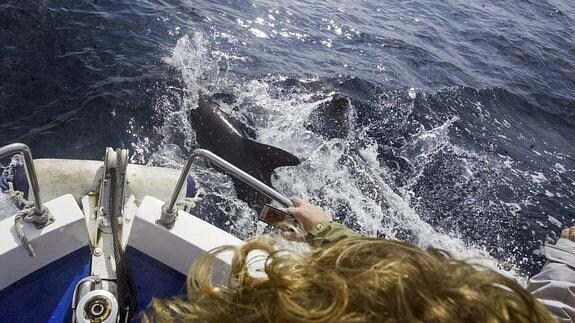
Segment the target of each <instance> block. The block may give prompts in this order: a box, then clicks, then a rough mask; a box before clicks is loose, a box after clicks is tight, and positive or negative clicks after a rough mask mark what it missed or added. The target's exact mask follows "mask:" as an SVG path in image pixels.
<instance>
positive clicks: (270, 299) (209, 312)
mask: <svg viewBox="0 0 575 323" xmlns="http://www.w3.org/2000/svg"><path fill="white" fill-rule="evenodd" d="M270 239H271V238H259V239H256V240H252V241H249V242H247V243H246V244H244V245H242V246H241V247H239V248H238V249H237V250H236V251H235V255H234V259H233V261H232V266H231V270H230V278H229V281H228V282H227V284H226V285H225V286H214V285H213V284H212V282H211V277H210V275H211V267H212V265H213V260H214V255H215V254H217V253H219V252H223V251H225V250H226V249H225V248H220V249H218V250H215V251H213V252H212V253H210V254H207V255H205V256H203V257H202V258H201V259H199V260H198V261H197V262H196V263H195V265H194V266H193V267H192V269H191V271H190V275H189V278H188V286H187V287H188V298H179V299H178V298H176V299H168V300H158V299H155V300H153V302H152V307H151V310H150V311H149V313H147V316H144V321H160V322H174V321H176V322H177V321H201V322H226V323H230V322H242V323H247V322H552V321H554V319H553V318H552V317H551V314H550V313H549V312H548V311H547V310H546V309H545V307H544V306H543V305H542V304H540V303H539V302H538V301H537V300H536V299H535V298H534V297H533V296H531V295H530V294H529V293H528V292H527V291H525V290H524V289H523V288H522V287H521V286H520V285H518V284H517V283H516V282H515V281H513V280H512V279H509V278H507V277H504V276H502V275H501V274H498V273H496V272H494V271H491V270H488V269H482V270H478V269H476V268H475V267H474V266H472V265H470V264H467V263H465V262H462V261H458V260H455V259H453V258H452V257H451V256H450V255H449V254H448V253H446V252H444V251H441V250H437V249H429V250H427V251H423V250H421V249H419V248H418V247H416V246H413V245H409V244H406V243H401V242H394V241H389V240H382V239H374V238H361V239H348V240H343V241H340V242H338V243H335V244H333V245H331V246H328V247H325V248H322V249H317V250H313V251H310V252H290V251H280V252H278V251H275V250H274V248H273V246H272V243H273V239H271V240H270ZM254 250H261V251H263V252H265V253H267V254H269V256H268V259H267V261H266V264H265V273H266V274H267V277H265V278H264V277H261V276H258V277H254V275H253V272H252V271H253V270H250V269H249V267H250V264H249V262H250V259H251V258H250V257H248V254H249V253H250V252H252V251H254Z"/></svg>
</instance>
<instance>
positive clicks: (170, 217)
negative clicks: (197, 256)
mask: <svg viewBox="0 0 575 323" xmlns="http://www.w3.org/2000/svg"><path fill="white" fill-rule="evenodd" d="M197 158H204V159H207V160H208V161H210V162H211V163H212V164H214V165H216V166H218V167H219V168H221V169H223V170H224V171H226V172H227V173H228V174H230V175H231V176H233V177H235V178H237V179H239V180H241V181H242V182H244V183H246V184H247V185H249V186H251V187H253V188H254V189H256V190H258V191H259V192H260V193H262V194H264V195H266V196H267V197H269V198H271V199H273V200H275V201H277V202H279V203H280V204H282V205H283V206H285V207H290V206H293V204H292V202H291V201H290V200H289V199H288V198H287V197H285V196H283V195H281V194H280V193H278V192H277V191H276V190H274V189H273V188H271V187H269V186H267V185H266V184H264V183H262V182H261V181H259V180H258V179H256V178H254V177H253V176H252V175H250V174H248V173H246V172H244V171H243V170H241V169H239V168H237V167H236V166H234V165H232V164H231V163H229V162H228V161H226V160H225V159H223V158H221V157H220V156H218V155H216V154H214V153H212V152H211V151H209V150H205V149H196V150H194V151H193V152H192V155H191V156H190V158H188V161H187V162H186V165H185V166H184V169H183V170H182V173H181V174H180V178H179V179H178V183H177V184H176V188H175V189H174V192H173V193H172V197H171V199H170V200H169V201H168V202H166V203H165V204H164V206H163V207H162V215H161V217H160V219H159V221H158V222H159V223H161V224H163V225H165V226H166V227H171V226H172V225H173V223H174V221H175V219H176V215H177V210H175V209H174V208H175V205H176V201H177V199H178V196H179V195H180V191H181V190H182V187H183V186H184V183H185V182H186V179H187V177H188V173H189V172H190V169H191V168H192V164H193V162H194V160H196V159H197Z"/></svg>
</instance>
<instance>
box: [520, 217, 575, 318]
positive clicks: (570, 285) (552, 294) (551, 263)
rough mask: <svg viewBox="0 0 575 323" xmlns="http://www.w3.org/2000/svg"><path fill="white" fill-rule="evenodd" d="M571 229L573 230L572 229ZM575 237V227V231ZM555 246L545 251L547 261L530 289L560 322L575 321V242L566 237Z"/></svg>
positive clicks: (564, 235) (529, 285) (533, 278)
mask: <svg viewBox="0 0 575 323" xmlns="http://www.w3.org/2000/svg"><path fill="white" fill-rule="evenodd" d="M568 230H569V229H568ZM572 232H573V235H574V237H573V238H575V228H572ZM562 236H563V237H564V238H561V239H559V241H557V243H556V244H555V245H553V244H546V245H545V247H544V248H543V250H544V253H545V257H547V262H546V263H545V265H544V266H543V269H541V272H540V273H539V274H537V275H535V276H533V277H531V279H530V280H529V283H528V284H527V290H528V291H529V292H531V294H533V296H535V297H536V298H538V299H539V301H541V302H542V303H543V304H544V305H545V306H546V307H547V308H548V309H549V311H551V313H553V315H554V316H555V317H556V318H557V319H558V321H559V322H572V321H575V242H573V241H571V240H569V239H568V237H569V236H568V235H566V234H562Z"/></svg>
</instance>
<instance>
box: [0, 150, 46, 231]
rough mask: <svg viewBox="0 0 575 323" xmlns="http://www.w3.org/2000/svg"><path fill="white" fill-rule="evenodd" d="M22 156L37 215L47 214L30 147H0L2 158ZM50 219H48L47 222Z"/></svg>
mask: <svg viewBox="0 0 575 323" xmlns="http://www.w3.org/2000/svg"><path fill="white" fill-rule="evenodd" d="M14 154H20V155H22V157H23V159H24V168H25V170H26V177H27V179H28V184H29V185H30V188H31V189H32V196H34V211H35V213H36V214H37V215H42V214H44V213H45V208H44V205H43V204H42V199H41V198H40V185H39V184H38V177H37V176H36V169H35V168H34V160H33V158H32V151H31V150H30V147H28V146H27V145H25V144H21V143H14V144H10V145H6V146H4V147H0V158H4V157H7V156H10V155H14ZM47 220H48V219H46V221H47Z"/></svg>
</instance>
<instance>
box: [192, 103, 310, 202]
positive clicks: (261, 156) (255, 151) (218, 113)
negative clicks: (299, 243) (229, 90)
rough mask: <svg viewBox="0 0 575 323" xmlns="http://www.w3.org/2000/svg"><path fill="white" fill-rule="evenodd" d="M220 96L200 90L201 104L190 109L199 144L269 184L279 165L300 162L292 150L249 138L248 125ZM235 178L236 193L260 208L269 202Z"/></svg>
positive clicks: (266, 198)
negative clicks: (227, 110) (223, 106)
mask: <svg viewBox="0 0 575 323" xmlns="http://www.w3.org/2000/svg"><path fill="white" fill-rule="evenodd" d="M219 97H221V95H218V94H215V95H214V96H207V95H205V94H202V93H200V95H199V98H198V106H197V107H196V108H195V109H190V111H189V112H188V119H189V120H190V123H191V125H192V127H193V128H194V130H195V132H196V141H197V143H198V145H199V146H200V148H203V149H207V150H209V151H211V152H213V153H215V154H216V155H218V156H220V157H222V158H223V159H225V160H227V161H228V162H230V163H232V164H234V165H235V166H236V167H238V168H240V169H241V170H243V171H245V172H246V173H248V174H250V175H252V176H253V177H255V178H257V179H258V180H260V181H261V182H263V183H265V184H267V185H268V186H271V175H272V173H273V172H274V170H275V169H276V168H278V167H283V166H296V165H299V163H300V160H299V159H298V158H297V157H296V156H294V155H292V154H291V153H289V152H287V151H285V150H282V149H279V148H276V147H272V146H269V145H265V144H262V143H259V142H257V141H254V140H252V139H250V138H249V136H248V133H247V132H246V127H245V126H244V125H243V124H242V123H241V122H239V121H238V120H236V119H234V118H233V117H231V116H230V115H229V114H227V113H225V112H224V111H223V110H222V109H221V108H220V106H219V103H218V102H217V100H216V99H217V98H219ZM224 101H227V100H224ZM233 182H234V186H235V188H236V193H237V197H238V198H239V199H241V200H242V201H245V202H246V203H248V205H250V206H252V207H254V208H255V209H259V208H261V207H263V206H264V205H265V204H266V203H269V201H270V199H269V198H268V197H266V196H264V195H263V194H261V193H259V192H257V191H255V190H254V189H253V188H251V187H249V186H248V185H246V184H244V183H243V182H241V181H240V180H237V179H235V178H233Z"/></svg>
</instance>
